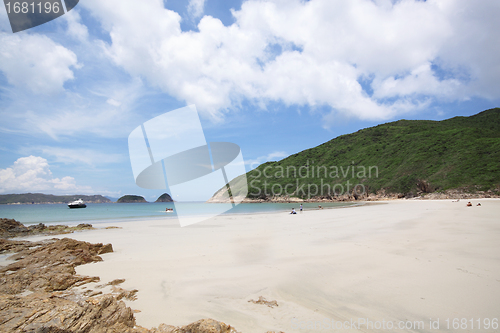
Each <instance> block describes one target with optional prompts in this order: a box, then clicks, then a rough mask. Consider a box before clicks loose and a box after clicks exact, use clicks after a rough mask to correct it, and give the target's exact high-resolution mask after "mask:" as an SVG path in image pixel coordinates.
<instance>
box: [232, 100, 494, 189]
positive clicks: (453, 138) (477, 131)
mask: <svg viewBox="0 0 500 333" xmlns="http://www.w3.org/2000/svg"><path fill="white" fill-rule="evenodd" d="M307 163H309V165H314V166H320V165H322V166H323V165H324V166H327V167H328V168H329V170H331V168H330V167H331V166H337V167H339V168H340V167H341V166H342V167H343V168H344V170H345V169H346V168H347V167H348V166H351V167H352V166H353V165H354V166H356V169H355V170H356V173H357V172H358V171H360V170H362V169H360V168H358V167H359V166H364V167H365V168H366V170H367V171H368V167H369V166H377V167H378V170H379V174H378V177H375V176H374V174H372V177H371V178H370V177H368V174H367V175H366V176H365V177H363V175H362V174H355V177H354V178H353V177H352V173H351V172H350V171H349V174H348V175H346V177H344V176H343V175H342V173H341V172H339V173H340V175H339V177H338V178H336V177H333V178H331V177H327V178H324V175H323V174H322V175H321V177H322V178H323V183H326V182H329V183H330V184H337V183H339V184H345V183H346V182H347V181H348V180H349V181H350V183H351V184H358V183H361V184H364V185H365V186H366V188H367V191H369V192H373V193H375V192H377V191H379V190H381V189H384V190H385V191H386V192H392V193H403V194H409V193H413V194H416V193H417V191H418V185H417V184H418V183H419V182H420V183H421V181H426V182H427V183H428V184H429V186H428V188H427V189H426V191H435V190H447V189H453V188H462V187H467V188H471V189H472V188H474V189H480V190H487V189H494V188H498V186H500V109H499V108H497V109H491V110H487V111H484V112H481V113H479V114H477V115H474V116H471V117H455V118H452V119H447V120H444V121H426V120H399V121H396V122H392V123H387V124H383V125H379V126H376V127H371V128H367V129H363V130H360V131H358V132H356V133H352V134H348V135H342V136H340V137H337V138H335V139H333V140H331V141H328V142H326V143H324V144H322V145H320V146H318V147H315V148H311V149H307V150H304V151H302V152H300V153H297V154H294V155H291V156H289V157H287V158H285V159H283V160H281V161H279V162H268V163H265V164H263V165H261V166H259V167H258V168H257V169H256V170H253V171H250V172H249V173H247V179H248V182H249V184H250V182H251V181H252V180H257V181H258V180H260V183H259V182H256V181H254V182H253V183H251V185H250V187H249V195H248V197H251V198H252V197H254V198H256V197H265V195H263V192H264V188H263V182H264V180H266V181H267V183H269V184H271V185H268V186H267V188H268V192H269V193H271V191H270V188H271V186H272V185H273V184H280V185H281V186H282V187H284V186H285V185H286V184H290V183H293V184H296V181H297V179H298V181H299V184H302V183H306V184H320V181H321V179H320V178H318V177H314V178H313V177H308V178H300V177H299V178H294V177H293V173H291V172H290V174H289V177H286V173H285V175H284V176H285V177H279V176H281V175H280V174H279V173H278V174H277V176H278V177H275V176H273V177H271V178H265V177H264V176H263V175H262V174H261V173H262V171H263V170H264V168H266V167H268V166H269V167H270V168H268V174H270V173H271V174H272V173H274V174H275V175H276V173H277V171H279V170H280V168H279V167H283V168H284V170H287V167H290V169H289V170H292V169H293V167H295V168H297V169H298V168H299V167H300V166H304V165H307ZM351 170H352V169H351ZM372 170H373V171H374V169H372ZM269 171H271V172H269ZM303 171H304V172H305V170H303ZM290 176H291V177H290ZM358 176H360V177H358ZM238 182H239V183H241V184H242V183H243V182H242V179H241V178H240V179H238V178H237V179H235V180H233V181H232V182H231V183H232V184H233V183H238ZM257 188H259V189H260V190H261V194H260V195H258V194H257V193H258V190H257ZM295 188H296V187H295ZM276 189H279V187H278V186H277V187H276ZM324 189H325V192H326V190H327V188H326V187H325V188H324ZM338 189H340V188H338ZM290 192H291V191H290ZM292 196H299V197H303V194H302V193H294V194H292Z"/></svg>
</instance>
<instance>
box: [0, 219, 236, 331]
mask: <svg viewBox="0 0 500 333" xmlns="http://www.w3.org/2000/svg"><path fill="white" fill-rule="evenodd" d="M11 224H12V226H14V227H19V226H18V225H16V224H13V223H11ZM7 252H17V253H16V254H14V255H13V256H11V257H10V259H12V260H15V261H14V262H13V263H11V264H9V265H7V266H5V267H1V268H0V332H15V333H21V332H32V333H44V332H47V333H48V332H54V333H73V332H74V333H76V332H78V333H105V332H116V333H167V332H168V333H188V332H189V333H209V332H210V333H218V332H220V333H236V330H235V329H234V328H233V327H231V326H230V325H227V324H225V323H222V322H218V321H216V320H213V319H203V320H200V321H197V322H195V323H192V324H189V325H187V326H183V327H175V326H169V325H165V324H162V325H160V326H159V327H158V328H153V329H149V330H148V329H146V328H143V327H140V326H137V325H136V323H135V318H134V311H133V310H132V309H131V308H130V307H127V306H126V305H125V303H124V302H123V301H122V299H129V300H134V299H135V297H136V293H137V290H132V291H127V290H125V289H122V288H120V287H117V285H119V284H121V283H123V282H124V280H123V279H116V280H113V281H111V282H109V283H106V284H103V285H100V286H96V287H95V288H96V289H101V290H104V287H106V286H110V287H111V292H110V293H103V291H100V290H96V291H94V290H92V289H86V290H85V289H83V285H85V284H87V283H89V282H97V281H99V278H98V277H88V276H80V275H77V274H76V272H75V267H76V266H78V265H83V264H86V263H90V262H96V261H102V258H101V257H100V255H101V254H104V253H108V252H113V247H112V245H111V244H107V245H103V244H91V243H87V242H81V241H76V240H73V239H69V238H64V239H60V240H59V239H51V240H47V241H42V242H28V241H13V240H6V239H0V254H5V253H7ZM79 287H81V288H79Z"/></svg>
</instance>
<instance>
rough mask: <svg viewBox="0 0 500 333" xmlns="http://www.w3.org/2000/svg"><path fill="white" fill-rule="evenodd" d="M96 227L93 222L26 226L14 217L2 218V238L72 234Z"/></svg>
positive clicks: (0, 224)
mask: <svg viewBox="0 0 500 333" xmlns="http://www.w3.org/2000/svg"><path fill="white" fill-rule="evenodd" d="M88 229H94V228H93V227H92V224H87V223H81V224H79V225H77V226H76V227H68V226H67V225H49V226H46V225H45V224H43V223H39V224H35V225H30V226H29V227H26V226H24V225H23V224H22V223H20V222H18V221H16V220H13V219H3V218H2V219H0V238H12V237H18V236H31V235H40V234H42V235H60V234H70V233H72V232H73V231H76V230H88Z"/></svg>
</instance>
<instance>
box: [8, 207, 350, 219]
mask: <svg viewBox="0 0 500 333" xmlns="http://www.w3.org/2000/svg"><path fill="white" fill-rule="evenodd" d="M176 205H185V206H187V208H189V212H191V213H192V215H200V214H204V213H207V212H209V211H210V208H214V207H215V206H216V205H218V204H206V203H176ZM299 205H300V204H296V203H248V204H240V205H238V206H236V207H235V208H233V209H231V210H229V211H227V212H226V213H224V214H255V213H267V212H280V211H282V212H286V211H290V210H291V209H292V208H295V210H297V211H298V208H299ZM303 205H304V209H306V210H307V209H316V208H317V207H318V204H317V203H304V204H303ZM321 205H322V206H323V207H325V208H330V207H345V206H350V205H353V203H322V204H321ZM167 207H168V208H174V210H175V206H174V204H173V203H170V202H169V203H120V204H117V203H101V204H87V208H81V209H69V208H68V206H67V205H65V204H51V205H0V217H3V218H11V219H16V220H17V221H19V222H21V223H24V224H35V223H65V224H78V223H81V222H84V223H102V222H111V221H113V222H118V221H124V220H125V221H126V220H132V219H139V218H141V219H143V218H148V219H149V218H175V217H176V215H175V212H174V213H166V212H165V208H167Z"/></svg>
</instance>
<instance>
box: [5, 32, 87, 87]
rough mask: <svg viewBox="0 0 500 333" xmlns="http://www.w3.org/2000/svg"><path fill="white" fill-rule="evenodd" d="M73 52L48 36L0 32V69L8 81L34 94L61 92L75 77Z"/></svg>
mask: <svg viewBox="0 0 500 333" xmlns="http://www.w3.org/2000/svg"><path fill="white" fill-rule="evenodd" d="M77 66H78V63H77V57H76V55H75V54H74V53H73V52H72V51H70V50H68V49H67V48H65V47H63V46H61V45H60V44H57V43H55V42H54V41H52V40H51V39H50V38H48V37H46V36H41V35H31V34H27V33H18V34H9V33H2V32H0V71H2V72H3V73H4V74H5V76H6V78H7V80H8V81H9V83H10V84H12V85H14V86H16V87H19V88H23V89H28V90H31V91H32V92H34V93H36V94H52V93H56V92H60V91H63V90H64V88H63V85H64V83H65V82H66V81H68V80H71V79H73V78H74V76H73V71H72V70H71V69H70V67H77Z"/></svg>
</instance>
